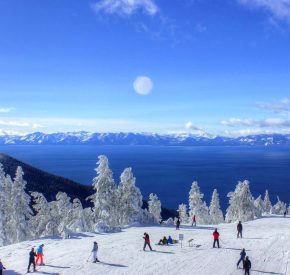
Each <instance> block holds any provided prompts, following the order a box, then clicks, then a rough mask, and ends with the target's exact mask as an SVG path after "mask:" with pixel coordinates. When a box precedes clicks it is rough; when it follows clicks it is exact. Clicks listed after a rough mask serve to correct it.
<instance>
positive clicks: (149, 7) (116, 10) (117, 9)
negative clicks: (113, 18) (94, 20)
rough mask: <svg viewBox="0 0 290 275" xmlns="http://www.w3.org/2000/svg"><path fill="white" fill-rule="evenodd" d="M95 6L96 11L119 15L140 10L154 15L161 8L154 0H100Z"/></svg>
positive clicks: (130, 13)
mask: <svg viewBox="0 0 290 275" xmlns="http://www.w3.org/2000/svg"><path fill="white" fill-rule="evenodd" d="M93 8H94V9H95V11H96V12H103V13H106V14H118V15H132V14H134V13H135V12H137V11H138V10H141V11H143V12H145V13H147V14H149V15H154V14H156V13H157V12H158V10H159V9H158V6H157V5H156V3H155V1H154V0H98V1H97V2H96V3H95V4H94V5H93Z"/></svg>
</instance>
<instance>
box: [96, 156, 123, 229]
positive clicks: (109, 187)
mask: <svg viewBox="0 0 290 275" xmlns="http://www.w3.org/2000/svg"><path fill="white" fill-rule="evenodd" d="M97 164H98V167H97V168H96V169H95V170H96V172H97V176H96V177H95V178H94V179H93V188H94V190H95V191H96V193H95V194H93V195H92V196H90V199H91V200H92V202H93V204H94V208H93V210H94V214H95V221H97V220H102V221H103V222H105V223H107V224H108V225H109V226H117V225H118V201H117V187H116V185H115V182H114V179H113V173H112V171H111V170H110V168H109V161H108V158H107V157H106V156H104V155H101V156H99V161H98V162H97Z"/></svg>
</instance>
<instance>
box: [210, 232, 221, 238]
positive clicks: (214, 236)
mask: <svg viewBox="0 0 290 275" xmlns="http://www.w3.org/2000/svg"><path fill="white" fill-rule="evenodd" d="M212 235H213V238H214V240H218V239H219V236H220V234H219V232H216V231H215V232H213V234H212Z"/></svg>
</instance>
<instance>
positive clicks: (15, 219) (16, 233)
mask: <svg viewBox="0 0 290 275" xmlns="http://www.w3.org/2000/svg"><path fill="white" fill-rule="evenodd" d="M23 175H24V173H23V170H22V168H21V167H20V166H18V167H17V170H16V174H15V178H14V181H13V184H12V190H11V196H12V199H13V209H12V212H10V213H9V215H10V224H11V227H12V228H13V232H12V234H13V237H12V241H13V242H21V241H24V240H28V239H29V238H30V237H31V234H30V233H31V232H30V227H29V220H30V219H31V217H32V210H31V208H30V196H29V195H28V194H27V193H26V192H25V187H26V181H25V180H24V179H23Z"/></svg>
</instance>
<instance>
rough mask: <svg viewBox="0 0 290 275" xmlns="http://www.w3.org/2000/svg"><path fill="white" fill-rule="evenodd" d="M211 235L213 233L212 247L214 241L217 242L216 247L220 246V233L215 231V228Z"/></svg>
mask: <svg viewBox="0 0 290 275" xmlns="http://www.w3.org/2000/svg"><path fill="white" fill-rule="evenodd" d="M212 235H213V246H212V248H215V244H216V243H217V246H218V248H220V242H219V237H220V234H219V232H218V231H217V228H216V229H215V231H214V232H213V234H212Z"/></svg>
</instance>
